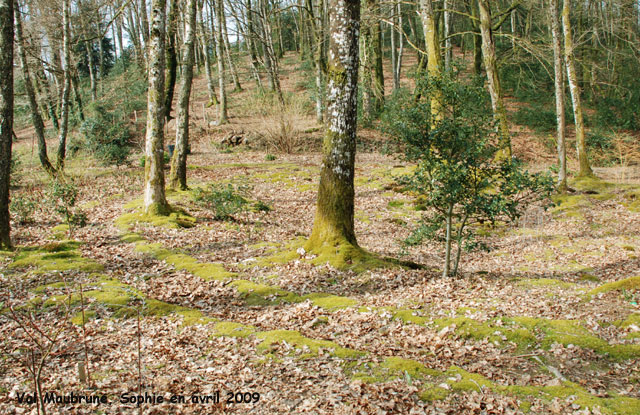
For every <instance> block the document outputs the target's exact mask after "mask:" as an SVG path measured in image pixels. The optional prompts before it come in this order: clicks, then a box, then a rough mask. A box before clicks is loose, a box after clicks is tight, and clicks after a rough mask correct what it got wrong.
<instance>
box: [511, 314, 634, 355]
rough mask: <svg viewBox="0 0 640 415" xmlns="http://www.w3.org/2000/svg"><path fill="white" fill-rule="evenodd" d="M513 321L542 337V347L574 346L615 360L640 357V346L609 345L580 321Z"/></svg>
mask: <svg viewBox="0 0 640 415" xmlns="http://www.w3.org/2000/svg"><path fill="white" fill-rule="evenodd" d="M513 321H515V322H516V323H518V324H520V325H521V326H523V327H525V328H527V329H528V330H531V331H532V332H534V333H536V335H538V336H539V337H541V341H540V342H541V345H542V346H543V347H544V348H549V347H550V346H551V345H552V344H554V343H559V344H562V345H564V346H567V345H569V344H573V345H575V346H579V347H582V348H584V349H591V350H593V351H594V352H596V353H599V354H604V355H607V356H609V357H610V358H611V359H613V360H625V359H632V358H637V357H640V345H637V344H614V345H612V344H609V343H607V342H606V341H605V340H603V339H601V338H599V337H597V336H595V335H593V334H592V333H591V332H590V331H589V330H587V329H586V328H585V327H584V326H583V325H582V324H581V322H580V321H578V320H548V319H542V318H534V317H514V318H513Z"/></svg>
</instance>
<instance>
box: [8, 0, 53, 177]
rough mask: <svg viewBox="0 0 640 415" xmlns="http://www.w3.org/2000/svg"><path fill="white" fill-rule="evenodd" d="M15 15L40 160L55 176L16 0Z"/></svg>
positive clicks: (18, 49) (19, 49)
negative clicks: (32, 80)
mask: <svg viewBox="0 0 640 415" xmlns="http://www.w3.org/2000/svg"><path fill="white" fill-rule="evenodd" d="M14 2H15V3H14V13H15V29H16V46H17V51H18V56H19V58H20V67H21V69H22V77H23V78H24V86H25V89H26V91H27V98H28V99H29V109H30V112H31V122H32V123H33V129H34V131H35V133H36V137H37V139H38V158H39V159H40V164H41V165H42V168H43V169H44V170H45V171H46V172H47V174H49V175H50V176H53V175H54V174H55V169H54V168H53V165H52V164H51V162H50V161H49V156H48V155H47V142H46V140H45V136H44V122H43V121H42V115H41V114H40V108H39V107H38V100H37V99H36V92H35V90H34V88H33V83H32V82H31V72H30V71H29V65H28V63H27V54H26V52H25V49H24V36H23V33H22V16H21V15H20V13H21V12H20V7H19V5H18V1H17V0H14Z"/></svg>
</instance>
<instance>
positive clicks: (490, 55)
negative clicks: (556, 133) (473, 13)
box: [478, 0, 511, 159]
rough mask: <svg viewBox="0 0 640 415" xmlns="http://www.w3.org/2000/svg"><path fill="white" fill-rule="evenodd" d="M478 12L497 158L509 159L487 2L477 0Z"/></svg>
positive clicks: (489, 9)
mask: <svg viewBox="0 0 640 415" xmlns="http://www.w3.org/2000/svg"><path fill="white" fill-rule="evenodd" d="M478 8H479V10H480V34H481V35H482V57H483V58H484V68H485V70H486V71H487V80H488V86H489V95H490V96H491V107H492V109H493V117H494V118H495V120H496V122H497V123H498V136H499V139H500V147H501V148H500V152H499V153H498V158H502V159H510V158H511V137H510V135H509V122H508V121H507V109H506V108H505V106H504V98H503V97H502V87H501V85H500V77H499V75H498V64H497V58H496V48H495V44H494V42H493V33H492V27H491V25H492V20H491V6H490V4H489V1H488V0H479V1H478Z"/></svg>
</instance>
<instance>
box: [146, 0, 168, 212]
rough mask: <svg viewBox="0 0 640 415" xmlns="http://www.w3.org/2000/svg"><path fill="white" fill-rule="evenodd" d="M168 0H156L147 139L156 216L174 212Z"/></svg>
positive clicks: (150, 198)
mask: <svg viewBox="0 0 640 415" xmlns="http://www.w3.org/2000/svg"><path fill="white" fill-rule="evenodd" d="M165 6H166V0H153V3H152V7H151V9H152V19H153V21H152V26H151V36H150V38H149V47H148V55H149V92H148V94H147V136H146V142H145V172H144V173H145V174H144V209H145V213H147V214H152V215H166V214H168V213H169V212H170V210H171V209H170V207H169V204H168V203H167V199H166V197H165V191H164V131H163V125H164V99H163V98H164V67H165V61H164V58H165V56H164V55H165V53H164V36H165V15H166V10H165Z"/></svg>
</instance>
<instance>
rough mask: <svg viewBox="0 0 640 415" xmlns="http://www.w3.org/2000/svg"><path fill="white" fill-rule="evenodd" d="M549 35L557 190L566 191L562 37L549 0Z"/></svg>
mask: <svg viewBox="0 0 640 415" xmlns="http://www.w3.org/2000/svg"><path fill="white" fill-rule="evenodd" d="M549 12H550V13H549V14H550V18H551V35H552V39H553V40H552V41H553V69H554V75H555V76H554V80H555V93H556V121H557V123H556V124H557V136H556V140H557V145H558V164H559V167H560V168H559V169H558V190H560V191H565V190H566V189H567V146H566V143H565V130H566V118H565V113H564V65H563V59H562V35H561V33H560V21H559V19H558V0H549Z"/></svg>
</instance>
